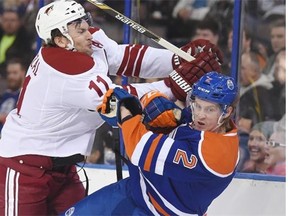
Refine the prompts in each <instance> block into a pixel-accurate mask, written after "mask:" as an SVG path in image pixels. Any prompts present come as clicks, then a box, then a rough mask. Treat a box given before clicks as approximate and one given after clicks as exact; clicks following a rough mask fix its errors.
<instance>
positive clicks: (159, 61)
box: [92, 29, 222, 78]
mask: <svg viewBox="0 0 288 216" xmlns="http://www.w3.org/2000/svg"><path fill="white" fill-rule="evenodd" d="M92 33H93V32H92ZM92 35H93V40H94V42H97V43H98V44H100V46H102V47H103V48H104V49H105V54H106V56H107V60H108V64H109V73H110V75H116V74H117V75H122V76H132V77H140V78H165V77H167V76H168V75H169V73H170V72H171V71H172V70H173V69H176V68H178V67H179V66H180V64H181V63H183V62H185V61H184V60H183V59H181V58H180V57H179V56H177V55H175V54H173V53H172V52H171V51H169V50H166V49H157V48H153V47H149V46H145V45H139V44H133V45H129V44H126V45H119V44H117V43H116V42H115V41H113V40H111V39H110V38H109V37H107V36H106V34H105V33H104V32H103V31H102V30H101V29H97V30H95V32H94V33H93V34H92ZM182 49H183V50H184V51H186V52H188V53H189V54H191V55H193V56H195V57H196V56H197V55H198V53H200V52H210V53H213V55H214V57H215V58H214V59H215V60H216V61H218V62H219V63H220V64H221V63H222V54H221V51H220V50H219V49H218V48H217V47H216V46H215V45H213V44H211V43H210V42H209V41H207V40H196V41H192V42H189V43H188V44H187V45H185V46H184V47H182Z"/></svg>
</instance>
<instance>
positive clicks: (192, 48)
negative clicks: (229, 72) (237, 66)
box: [172, 39, 223, 70]
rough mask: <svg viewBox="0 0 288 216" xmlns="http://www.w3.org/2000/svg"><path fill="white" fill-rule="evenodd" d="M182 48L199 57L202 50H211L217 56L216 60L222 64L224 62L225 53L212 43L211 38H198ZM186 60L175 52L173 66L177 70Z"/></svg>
mask: <svg viewBox="0 0 288 216" xmlns="http://www.w3.org/2000/svg"><path fill="white" fill-rule="evenodd" d="M180 49H181V50H183V51H185V52H187V53H189V54H190V55H192V56H193V57H195V58H196V57H197V55H198V54H199V53H201V52H211V53H213V54H214V56H215V60H216V61H217V62H218V63H219V64H220V65H221V64H223V54H222V52H221V51H220V49H219V48H218V47H217V46H216V45H214V44H212V43H210V41H209V40H204V39H197V40H194V41H191V42H189V43H188V44H186V45H184V46H183V47H181V48H180ZM184 62H186V61H185V60H184V59H182V58H181V57H179V56H178V55H176V54H174V55H173V56H172V66H173V69H174V70H175V69H176V68H178V67H179V66H180V65H181V63H184Z"/></svg>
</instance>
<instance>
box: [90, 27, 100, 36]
mask: <svg viewBox="0 0 288 216" xmlns="http://www.w3.org/2000/svg"><path fill="white" fill-rule="evenodd" d="M99 30H100V28H97V27H90V28H89V32H90V33H91V34H93V33H95V32H97V31H99Z"/></svg>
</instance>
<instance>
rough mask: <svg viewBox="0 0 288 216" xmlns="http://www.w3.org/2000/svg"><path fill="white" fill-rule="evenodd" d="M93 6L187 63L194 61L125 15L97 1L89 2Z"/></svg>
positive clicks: (90, 0) (89, 0)
mask: <svg viewBox="0 0 288 216" xmlns="http://www.w3.org/2000/svg"><path fill="white" fill-rule="evenodd" d="M87 1H88V2H90V3H91V4H93V5H95V6H96V7H98V8H100V9H102V10H104V11H105V12H106V13H108V14H109V15H111V16H113V17H115V18H116V19H118V20H120V21H121V22H123V23H125V24H127V25H129V26H130V27H131V28H133V29H134V30H136V31H138V32H139V33H141V34H143V35H145V36H146V37H148V38H150V39H152V40H153V41H155V42H156V43H158V44H159V45H161V46H162V47H164V48H166V49H168V50H170V51H171V52H173V53H175V54H176V55H178V56H180V57H181V58H183V59H185V60H186V61H189V62H190V61H192V60H194V59H195V58H194V57H193V56H191V55H190V54H188V53H186V52H184V51H183V50H181V49H180V48H178V47H176V46H175V45H173V44H171V43H170V42H168V41H167V40H165V39H163V38H161V37H160V36H158V35H156V34H154V33H153V32H151V31H149V30H148V29H146V28H145V27H143V26H142V25H140V24H138V23H136V22H135V21H133V20H131V19H129V18H128V17H126V16H124V15H123V14H121V13H119V12H118V11H116V10H114V9H113V8H111V7H109V6H108V5H106V4H104V3H101V2H98V1H97V0H87Z"/></svg>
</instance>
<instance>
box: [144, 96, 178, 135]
mask: <svg viewBox="0 0 288 216" xmlns="http://www.w3.org/2000/svg"><path fill="white" fill-rule="evenodd" d="M141 103H142V106H143V114H144V118H143V123H144V124H145V125H146V127H147V128H148V129H149V130H151V131H153V132H154V133H164V134H168V133H170V132H171V131H172V130H173V129H174V128H176V127H177V126H178V125H179V123H180V122H179V120H180V119H181V108H180V107H178V106H177V105H176V104H175V103H173V102H172V101H170V100H168V98H167V97H166V95H164V94H162V93H160V92H159V91H151V92H149V93H147V94H145V95H144V96H143V97H142V98H141Z"/></svg>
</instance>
